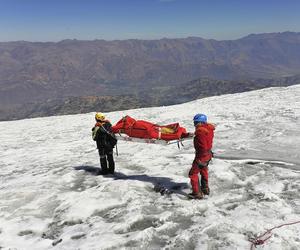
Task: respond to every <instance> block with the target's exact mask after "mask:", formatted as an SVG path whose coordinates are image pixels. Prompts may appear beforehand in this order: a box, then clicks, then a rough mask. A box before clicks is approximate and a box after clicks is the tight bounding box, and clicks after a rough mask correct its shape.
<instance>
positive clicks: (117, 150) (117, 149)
mask: <svg viewBox="0 0 300 250" xmlns="http://www.w3.org/2000/svg"><path fill="white" fill-rule="evenodd" d="M116 154H117V156H119V152H118V143H117V144H116Z"/></svg>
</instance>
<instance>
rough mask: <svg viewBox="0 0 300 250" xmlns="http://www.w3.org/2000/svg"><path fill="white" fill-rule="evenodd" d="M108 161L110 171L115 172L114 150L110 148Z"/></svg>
mask: <svg viewBox="0 0 300 250" xmlns="http://www.w3.org/2000/svg"><path fill="white" fill-rule="evenodd" d="M106 155H107V161H108V173H110V174H113V173H114V172H115V161H114V154H113V150H112V149H111V150H108V151H107V152H106Z"/></svg>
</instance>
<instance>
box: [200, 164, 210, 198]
mask: <svg viewBox="0 0 300 250" xmlns="http://www.w3.org/2000/svg"><path fill="white" fill-rule="evenodd" d="M200 174H201V190H202V192H203V193H204V194H206V195H209V186H208V167H203V168H201V169H200Z"/></svg>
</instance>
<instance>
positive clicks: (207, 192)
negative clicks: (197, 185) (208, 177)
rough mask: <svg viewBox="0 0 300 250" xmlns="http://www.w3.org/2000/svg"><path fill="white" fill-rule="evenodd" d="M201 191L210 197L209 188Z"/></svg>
mask: <svg viewBox="0 0 300 250" xmlns="http://www.w3.org/2000/svg"><path fill="white" fill-rule="evenodd" d="M201 190H202V193H203V194H204V195H209V193H210V190H209V187H204V188H201Z"/></svg>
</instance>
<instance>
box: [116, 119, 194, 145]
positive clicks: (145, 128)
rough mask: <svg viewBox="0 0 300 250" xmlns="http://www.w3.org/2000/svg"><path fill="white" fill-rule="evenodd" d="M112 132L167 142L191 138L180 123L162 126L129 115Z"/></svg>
mask: <svg viewBox="0 0 300 250" xmlns="http://www.w3.org/2000/svg"><path fill="white" fill-rule="evenodd" d="M112 131H113V133H119V134H126V135H127V136H129V137H134V138H142V139H158V140H165V141H172V140H180V139H183V138H186V137H189V136H190V133H188V132H187V131H186V129H185V128H183V127H181V126H180V125H179V123H172V124H168V125H164V126H161V125H157V124H154V123H151V122H148V121H143V120H135V119H134V118H132V117H130V116H128V115H127V116H125V117H123V118H122V119H121V120H120V121H118V122H117V123H116V124H115V125H114V126H112Z"/></svg>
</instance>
